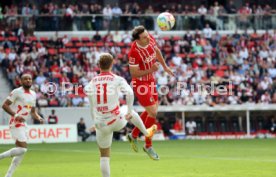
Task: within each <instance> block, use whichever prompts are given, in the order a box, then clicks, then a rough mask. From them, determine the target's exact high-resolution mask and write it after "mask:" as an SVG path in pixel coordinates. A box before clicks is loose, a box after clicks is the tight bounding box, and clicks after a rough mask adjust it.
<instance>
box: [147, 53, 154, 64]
mask: <svg viewBox="0 0 276 177" xmlns="http://www.w3.org/2000/svg"><path fill="white" fill-rule="evenodd" d="M155 58H156V53H155V52H154V53H153V54H152V55H150V56H149V57H147V58H146V59H145V60H144V63H149V62H151V61H152V60H154V59H155Z"/></svg>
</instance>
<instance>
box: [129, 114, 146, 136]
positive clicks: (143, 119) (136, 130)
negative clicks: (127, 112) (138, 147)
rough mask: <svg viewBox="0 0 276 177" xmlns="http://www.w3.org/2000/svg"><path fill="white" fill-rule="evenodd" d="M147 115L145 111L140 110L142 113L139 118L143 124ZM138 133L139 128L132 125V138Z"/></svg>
mask: <svg viewBox="0 0 276 177" xmlns="http://www.w3.org/2000/svg"><path fill="white" fill-rule="evenodd" d="M147 116H148V113H147V111H144V112H142V114H141V115H140V117H141V119H142V121H143V123H144V125H145V122H146V120H147ZM139 133H140V130H139V128H137V127H134V129H133V130H132V137H133V138H137V137H138V136H139Z"/></svg>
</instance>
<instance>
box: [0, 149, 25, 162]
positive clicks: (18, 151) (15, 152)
mask: <svg viewBox="0 0 276 177" xmlns="http://www.w3.org/2000/svg"><path fill="white" fill-rule="evenodd" d="M25 152H27V149H26V148H21V147H15V148H12V149H10V150H8V151H6V152H3V153H2V154H0V159H4V158H6V157H14V156H19V155H22V154H24V153H25Z"/></svg>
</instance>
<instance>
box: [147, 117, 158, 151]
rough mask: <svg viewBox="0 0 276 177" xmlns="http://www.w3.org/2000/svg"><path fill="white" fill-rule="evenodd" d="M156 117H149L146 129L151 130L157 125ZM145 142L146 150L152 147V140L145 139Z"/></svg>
mask: <svg viewBox="0 0 276 177" xmlns="http://www.w3.org/2000/svg"><path fill="white" fill-rule="evenodd" d="M155 122H156V121H155V117H149V116H148V117H147V120H146V123H145V126H146V128H149V127H151V126H152V125H153V124H155ZM145 142H146V148H149V147H151V146H152V140H151V139H150V138H147V137H146V138H145Z"/></svg>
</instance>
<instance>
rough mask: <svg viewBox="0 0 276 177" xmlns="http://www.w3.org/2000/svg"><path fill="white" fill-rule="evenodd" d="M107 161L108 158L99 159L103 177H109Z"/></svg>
mask: <svg viewBox="0 0 276 177" xmlns="http://www.w3.org/2000/svg"><path fill="white" fill-rule="evenodd" d="M109 159H110V158H109V157H101V159H100V165H101V172H102V176H103V177H110V165H109Z"/></svg>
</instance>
